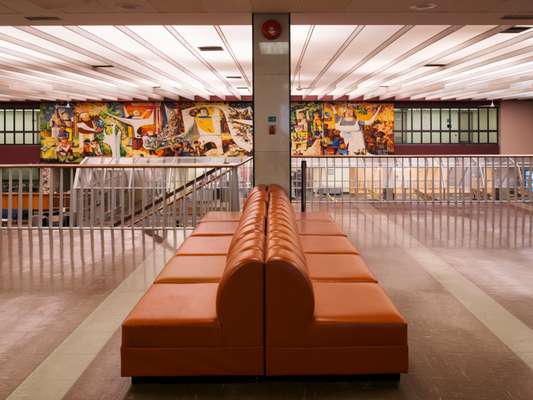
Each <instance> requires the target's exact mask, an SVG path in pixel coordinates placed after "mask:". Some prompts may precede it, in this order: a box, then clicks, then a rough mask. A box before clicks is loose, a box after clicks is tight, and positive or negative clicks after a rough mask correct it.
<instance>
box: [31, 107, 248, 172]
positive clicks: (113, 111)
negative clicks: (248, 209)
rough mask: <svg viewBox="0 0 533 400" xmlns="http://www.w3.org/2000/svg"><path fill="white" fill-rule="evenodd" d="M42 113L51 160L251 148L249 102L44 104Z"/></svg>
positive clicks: (46, 155)
mask: <svg viewBox="0 0 533 400" xmlns="http://www.w3.org/2000/svg"><path fill="white" fill-rule="evenodd" d="M40 118H41V121H40V135H41V160H43V161H48V162H67V163H76V162H80V161H81V160H82V159H83V158H84V157H99V156H106V157H161V156H213V155H216V156H226V157H232V156H244V155H249V154H251V153H252V144H253V126H252V121H253V113H252V107H251V104H250V103H156V102H127V103H118V102H113V103H73V104H72V105H68V106H66V105H58V104H54V103H43V104H42V105H41V113H40Z"/></svg>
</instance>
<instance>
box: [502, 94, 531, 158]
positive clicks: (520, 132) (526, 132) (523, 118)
mask: <svg viewBox="0 0 533 400" xmlns="http://www.w3.org/2000/svg"><path fill="white" fill-rule="evenodd" d="M500 153H501V154H533V101H502V102H501V104H500Z"/></svg>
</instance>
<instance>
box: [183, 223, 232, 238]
mask: <svg viewBox="0 0 533 400" xmlns="http://www.w3.org/2000/svg"><path fill="white" fill-rule="evenodd" d="M237 225H239V223H238V222H236V221H208V222H200V223H199V224H198V226H197V227H196V228H195V229H194V231H193V233H192V234H191V236H227V235H233V234H234V233H235V230H236V229H237Z"/></svg>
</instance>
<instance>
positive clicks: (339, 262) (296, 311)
mask: <svg viewBox="0 0 533 400" xmlns="http://www.w3.org/2000/svg"><path fill="white" fill-rule="evenodd" d="M269 192H270V197H269V209H268V218H267V232H268V233H267V244H266V266H265V279H266V282H265V288H266V292H265V299H266V300H265V302H266V304H265V309H266V315H265V316H266V322H265V323H266V327H267V330H266V342H265V346H266V374H267V375H351V374H399V373H403V372H407V369H408V347H407V323H406V321H405V320H404V318H403V317H402V315H401V314H400V313H399V312H398V310H397V309H396V308H395V307H394V305H393V304H392V302H391V301H390V299H389V298H388V297H387V295H386V294H385V292H384V291H383V289H382V288H381V287H380V286H379V285H378V283H377V282H376V280H375V278H374V277H373V276H372V275H371V274H370V271H368V268H367V267H366V265H365V263H364V261H363V260H362V259H361V258H360V256H358V252H357V250H356V249H355V248H354V247H353V246H351V244H350V243H349V241H347V239H346V238H345V237H342V236H322V237H321V236H305V235H301V234H299V233H298V231H297V229H296V228H295V226H296V218H295V216H294V213H293V211H292V207H291V205H290V201H289V199H288V198H287V195H286V194H285V192H284V191H283V190H282V189H281V188H276V189H275V188H273V187H269Z"/></svg>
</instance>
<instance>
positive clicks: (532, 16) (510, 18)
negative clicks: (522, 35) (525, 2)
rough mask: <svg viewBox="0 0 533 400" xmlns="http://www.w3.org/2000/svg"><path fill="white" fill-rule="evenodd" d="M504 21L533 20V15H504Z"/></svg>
mask: <svg viewBox="0 0 533 400" xmlns="http://www.w3.org/2000/svg"><path fill="white" fill-rule="evenodd" d="M502 19H504V20H513V19H533V14H522V15H519V14H514V15H504V16H503V17H502Z"/></svg>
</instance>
